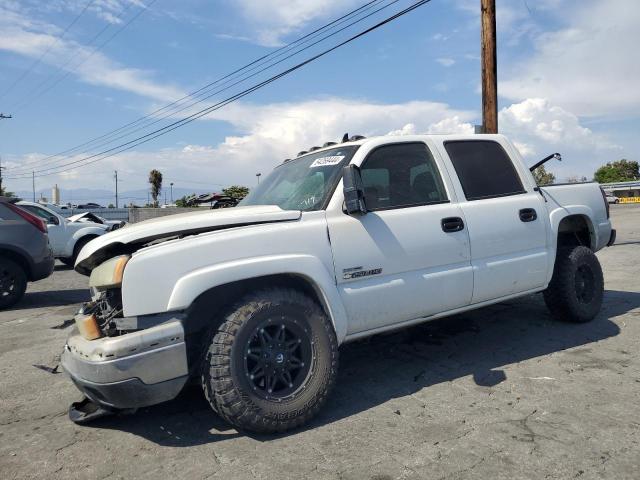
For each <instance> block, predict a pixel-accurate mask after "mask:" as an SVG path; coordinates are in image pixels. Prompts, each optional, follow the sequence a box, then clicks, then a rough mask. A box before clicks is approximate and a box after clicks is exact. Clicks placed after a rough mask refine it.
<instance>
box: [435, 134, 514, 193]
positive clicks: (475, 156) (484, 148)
mask: <svg viewBox="0 0 640 480" xmlns="http://www.w3.org/2000/svg"><path fill="white" fill-rule="evenodd" d="M444 147H445V148H446V150H447V153H448V154H449V157H450V158H451V162H453V166H454V168H455V169H456V173H457V174H458V178H459V179H460V183H461V184H462V189H463V190H464V195H465V197H467V200H480V199H482V198H492V197H500V196H504V195H514V194H517V193H524V188H523V187H522V182H521V181H520V178H519V177H518V173H517V172H516V169H515V168H514V166H513V163H511V159H510V158H509V156H508V155H507V152H505V151H504V149H503V148H502V146H501V145H500V144H499V143H497V142H491V141H486V140H471V141H459V142H446V143H445V145H444Z"/></svg>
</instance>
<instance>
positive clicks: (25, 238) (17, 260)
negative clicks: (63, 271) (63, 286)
mask: <svg viewBox="0 0 640 480" xmlns="http://www.w3.org/2000/svg"><path fill="white" fill-rule="evenodd" d="M17 200H18V199H17V198H7V197H0V309H3V308H7V307H10V306H12V305H13V304H15V303H16V302H17V301H18V300H20V299H21V298H22V296H23V295H24V292H25V290H26V288H27V281H31V282H34V281H36V280H41V279H43V278H46V277H48V276H49V275H51V272H53V263H54V259H53V253H52V252H51V248H50V247H49V238H48V236H47V225H46V224H45V223H44V221H43V220H42V219H40V218H39V217H36V216H35V215H33V214H31V213H29V212H27V211H26V210H23V209H21V208H20V207H18V206H17V205H14V203H15V202H16V201H17Z"/></svg>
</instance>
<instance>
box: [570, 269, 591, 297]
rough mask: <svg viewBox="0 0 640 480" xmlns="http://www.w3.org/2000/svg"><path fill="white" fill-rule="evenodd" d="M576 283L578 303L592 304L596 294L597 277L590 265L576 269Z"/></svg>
mask: <svg viewBox="0 0 640 480" xmlns="http://www.w3.org/2000/svg"><path fill="white" fill-rule="evenodd" d="M574 282H575V290H576V298H577V299H578V301H579V302H580V303H585V304H588V303H590V302H591V300H593V296H594V294H595V277H594V275H593V271H592V270H591V268H590V266H589V265H586V264H584V265H580V266H579V267H578V268H577V269H576V273H575V279H574Z"/></svg>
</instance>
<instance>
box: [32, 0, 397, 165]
mask: <svg viewBox="0 0 640 480" xmlns="http://www.w3.org/2000/svg"><path fill="white" fill-rule="evenodd" d="M398 1H400V0H392V1H391V3H389V4H387V5H383V6H382V7H380V8H379V9H377V10H375V11H373V12H371V13H369V14H368V15H366V16H364V17H362V18H360V19H358V20H356V21H354V22H352V23H350V24H349V25H347V26H346V27H343V28H341V29H339V30H337V31H335V32H333V33H331V34H329V35H326V36H325V37H323V38H321V39H320V40H317V41H315V42H313V43H312V44H310V45H308V46H306V47H304V48H302V49H301V50H299V51H297V52H295V53H293V54H291V55H288V56H287V57H285V58H283V59H281V60H279V61H277V62H275V63H273V64H271V65H269V66H267V67H265V68H263V69H261V70H259V71H258V72H256V73H253V74H251V75H249V76H247V77H244V78H241V79H240V80H238V81H235V82H233V83H231V84H230V85H227V86H225V87H224V88H221V89H219V90H217V91H215V92H213V93H209V94H208V95H206V96H205V97H203V98H202V99H200V100H197V101H194V102H192V103H190V104H188V105H186V106H182V108H179V109H178V110H175V111H173V112H172V113H170V114H167V115H164V116H163V117H160V118H159V119H157V120H155V121H152V122H150V123H148V124H146V125H144V126H142V127H138V128H136V129H134V130H132V131H130V132H127V133H125V134H122V135H119V136H117V137H115V138H112V139H111V140H109V141H105V142H102V143H100V144H98V145H96V146H95V147H94V148H100V147H104V146H107V145H109V144H111V143H114V142H115V141H117V140H120V139H123V138H126V137H128V136H130V135H132V134H133V133H135V132H138V131H140V130H144V129H146V128H148V127H150V126H151V125H155V124H157V123H159V122H161V121H162V120H165V119H167V118H169V117H172V116H173V115H175V114H176V113H180V112H183V111H185V110H187V109H189V108H191V107H193V106H195V105H198V104H200V103H203V102H204V101H205V100H207V99H209V98H211V97H213V96H215V95H217V94H219V93H222V92H224V91H226V90H229V89H230V88H232V87H234V86H236V85H239V84H240V83H243V82H245V81H247V80H249V79H250V78H253V77H255V76H257V75H259V74H260V73H262V72H264V71H265V70H268V69H270V68H273V67H274V66H276V65H278V64H280V63H282V62H284V61H286V60H288V59H289V58H291V57H293V56H295V55H298V54H300V53H302V52H303V51H305V50H308V49H309V48H312V47H314V46H315V45H317V44H319V43H321V42H323V41H324V40H326V39H327V38H330V37H333V36H335V35H337V34H339V33H340V32H342V31H344V30H346V29H347V28H349V27H351V26H353V25H355V24H356V23H359V22H361V21H364V20H365V19H366V18H369V17H370V16H372V15H375V14H376V13H378V12H380V11H381V10H383V9H385V8H388V7H389V6H391V5H393V4H395V3H397V2H398ZM225 83H228V81H227V82H225ZM223 85H224V84H223ZM206 93H208V92H206ZM65 158H69V157H68V156H67V157H65ZM59 161H64V158H63V159H58V160H54V161H53V162H50V164H53V163H56V162H59ZM54 168H56V167H55V166H50V167H48V170H51V169H54ZM45 170H47V169H45ZM41 171H44V170H41Z"/></svg>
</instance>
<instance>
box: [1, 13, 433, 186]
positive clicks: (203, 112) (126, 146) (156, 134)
mask: <svg viewBox="0 0 640 480" xmlns="http://www.w3.org/2000/svg"><path fill="white" fill-rule="evenodd" d="M430 1H431V0H420V1H418V2H415V3H413V4H412V5H410V6H409V7H407V8H405V9H403V10H401V11H400V12H397V13H396V14H394V15H392V16H390V17H387V18H386V19H384V20H382V21H380V22H378V23H376V24H375V25H373V26H371V27H369V28H367V29H365V30H363V31H361V32H359V33H357V34H355V35H353V36H351V37H349V38H348V39H346V40H344V41H342V42H340V43H338V44H337V45H334V46H333V47H330V48H328V49H326V50H324V51H322V52H320V53H318V54H316V55H314V56H312V57H310V58H308V59H307V60H304V61H303V62H300V63H298V64H296V65H294V66H293V67H290V68H288V69H287V70H284V71H282V72H280V73H279V74H277V75H274V76H272V77H271V78H269V79H267V80H264V81H262V82H260V83H258V84H256V85H254V86H253V87H250V88H248V89H246V90H244V91H242V92H240V93H237V94H235V95H233V96H231V97H228V98H227V99H225V100H223V101H221V102H218V103H217V104H214V105H212V106H210V107H207V108H204V109H202V110H200V111H198V112H196V113H194V114H191V115H189V116H187V117H185V118H183V119H181V120H178V121H176V122H173V123H171V124H169V125H167V126H165V127H163V128H160V129H157V130H155V131H153V132H150V133H148V134H146V135H143V136H141V137H138V138H136V139H134V140H131V141H129V142H126V143H123V144H121V145H118V146H116V147H113V148H110V149H108V150H105V151H103V152H100V153H97V154H94V155H91V156H88V157H85V158H82V159H79V160H75V161H73V162H69V163H66V164H63V165H60V166H58V167H55V168H63V167H69V168H63V169H62V170H59V171H57V172H50V173H44V174H43V173H41V174H40V175H38V176H48V175H54V174H59V173H63V172H66V171H69V170H74V169H76V168H80V167H82V166H87V165H90V164H93V163H95V162H98V161H100V160H104V159H106V158H109V157H112V156H114V155H117V154H119V153H122V152H125V151H127V150H131V149H132V148H135V147H137V146H139V145H142V144H144V143H147V142H150V141H151V140H153V139H155V138H158V137H160V136H162V135H166V134H167V133H169V132H171V131H173V130H175V129H177V128H180V127H182V126H184V125H187V124H189V123H191V122H193V121H195V120H197V119H199V118H201V117H203V116H205V115H208V114H209V113H211V112H213V111H215V110H218V109H220V108H222V107H224V106H226V105H228V104H230V103H233V102H235V101H236V100H239V99H240V98H243V97H245V96H247V95H249V94H251V93H253V92H254V91H256V90H259V89H260V88H263V87H265V86H267V85H269V84H270V83H273V82H275V81H276V80H279V79H280V78H282V77H285V76H287V75H289V74H290V73H292V72H294V71H296V70H298V69H300V68H302V67H304V66H305V65H308V64H309V63H311V62H314V61H315V60H318V59H319V58H321V57H324V56H325V55H327V54H329V53H331V52H333V51H334V50H337V49H339V48H341V47H343V46H345V45H347V44H349V43H351V42H353V41H355V40H357V39H358V38H360V37H363V36H364V35H367V34H369V33H371V32H372V31H374V30H377V29H378V28H380V27H382V26H384V25H386V24H387V23H390V22H392V21H394V20H396V19H397V18H399V17H402V16H404V15H406V14H407V13H409V12H412V11H413V10H415V9H417V8H419V7H421V6H423V5H425V4H427V3H429V2H430ZM89 160H90V161H89ZM79 163H81V165H78V164H79ZM46 170H47V169H45V170H41V171H40V172H43V171H46ZM7 178H13V179H17V178H24V177H7Z"/></svg>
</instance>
